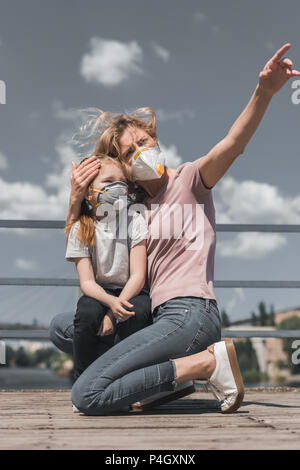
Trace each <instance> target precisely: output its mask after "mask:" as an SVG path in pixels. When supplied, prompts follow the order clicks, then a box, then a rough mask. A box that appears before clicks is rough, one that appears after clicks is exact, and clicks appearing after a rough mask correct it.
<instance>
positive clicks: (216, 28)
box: [194, 11, 220, 34]
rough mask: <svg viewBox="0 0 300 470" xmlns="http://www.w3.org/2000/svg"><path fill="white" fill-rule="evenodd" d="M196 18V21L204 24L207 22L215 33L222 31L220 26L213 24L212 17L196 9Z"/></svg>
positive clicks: (207, 25)
mask: <svg viewBox="0 0 300 470" xmlns="http://www.w3.org/2000/svg"><path fill="white" fill-rule="evenodd" d="M194 20H195V22H196V23H201V24H203V25H204V24H205V25H206V27H207V28H209V29H210V31H211V32H212V33H213V34H216V33H218V32H219V31H220V27H219V26H218V25H216V24H213V23H212V21H211V19H210V18H209V17H208V16H207V15H206V14H205V13H203V12H201V11H196V12H195V13H194Z"/></svg>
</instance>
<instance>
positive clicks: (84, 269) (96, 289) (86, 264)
mask: <svg viewBox="0 0 300 470" xmlns="http://www.w3.org/2000/svg"><path fill="white" fill-rule="evenodd" d="M75 263H76V269H77V273H78V277H79V281H80V287H81V290H82V292H83V293H84V294H85V295H87V296H88V297H93V298H94V299H96V300H99V302H101V303H103V304H104V305H107V306H108V307H109V308H110V310H111V311H112V313H113V315H114V316H115V318H117V319H118V320H119V321H125V320H127V319H128V318H129V317H130V316H132V315H134V313H133V312H129V311H128V310H125V308H124V306H125V307H129V308H130V307H133V305H132V304H130V303H129V302H128V301H127V299H123V298H119V297H116V296H114V295H110V294H107V292H106V291H105V290H104V289H103V288H102V287H101V286H100V285H99V284H97V282H96V281H95V276H94V271H93V267H92V263H91V259H90V258H75Z"/></svg>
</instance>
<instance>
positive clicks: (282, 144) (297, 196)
mask: <svg viewBox="0 0 300 470" xmlns="http://www.w3.org/2000/svg"><path fill="white" fill-rule="evenodd" d="M0 11H1V14H0V64H1V66H0V80H1V82H0V84H1V83H2V84H3V83H4V84H5V86H6V90H5V91H6V93H5V96H4V95H3V93H4V91H3V90H4V89H3V86H1V87H0V103H1V104H0V219H33V220H38V219H46V220H64V219H65V216H66V211H67V205H68V195H69V190H70V183H69V179H70V173H71V161H72V160H74V161H76V162H79V160H80V158H81V157H82V156H83V154H82V153H81V154H80V153H78V149H76V148H74V146H72V145H71V137H72V135H74V133H75V132H76V131H78V126H79V124H80V117H79V116H80V114H79V113H78V110H80V109H84V108H91V107H92V108H95V107H96V108H99V109H101V110H104V111H111V112H115V113H118V112H124V111H125V112H126V111H131V110H134V109H136V108H139V107H143V106H151V107H152V108H153V109H154V110H155V111H156V114H157V121H158V137H159V142H160V144H161V146H162V148H163V150H164V151H165V152H166V154H167V164H168V166H170V167H171V168H177V167H178V166H179V165H180V164H181V163H184V162H187V161H193V160H195V159H197V158H199V157H201V156H204V155H205V154H206V153H207V152H208V151H209V150H210V149H211V148H212V147H213V146H214V145H215V144H216V143H217V142H218V141H220V140H221V139H222V138H223V137H224V136H225V135H226V134H227V133H228V131H229V129H230V128H231V126H232V124H233V123H234V121H235V120H236V118H237V117H238V116H239V114H240V113H241V112H242V111H243V109H244V107H245V106H246V104H247V103H248V101H249V99H250V97H251V95H252V93H253V91H254V89H255V87H256V85H257V83H258V75H259V72H260V71H261V70H262V69H263V67H264V65H265V63H266V62H267V61H268V60H269V59H270V58H271V56H272V55H273V54H274V53H275V52H276V50H277V49H279V48H280V47H281V46H282V45H283V44H285V43H287V42H289V43H291V48H290V50H289V51H288V53H287V54H286V55H285V56H286V57H289V58H290V59H292V61H293V62H294V67H295V68H296V69H298V70H299V67H300V35H299V25H298V19H299V17H300V3H299V2H298V1H296V0H286V1H285V2H284V3H282V2H281V1H279V0H264V1H263V2H262V1H261V0H260V1H258V0H252V1H243V0H242V1H241V0H240V1H233V0H227V1H226V2H224V1H221V0H219V1H216V0H210V1H199V0H198V1H194V0H188V1H186V2H183V1H179V0H162V1H160V2H158V1H152V2H148V1H144V0H126V1H124V0H123V1H121V0H117V1H116V0H109V1H106V0H97V1H96V0H85V1H84V2H82V1H78V0H63V1H62V0H60V1H58V0H51V1H50V0H47V1H46V0H44V1H43V2H41V1H40V0H23V1H21V0H0ZM294 81H295V78H294V79H292V80H290V81H289V82H288V83H287V84H286V85H285V86H284V87H283V88H282V89H281V90H280V91H279V92H278V93H277V94H276V95H275V96H274V97H273V99H272V101H271V103H270V105H269V107H268V109H267V111H266V114H265V116H264V117H263V120H262V122H261V124H260V126H259V128H258V129H257V131H256V133H255V135H254V136H253V138H252V139H251V141H250V142H249V143H248V145H247V147H246V149H245V151H244V153H243V154H242V155H240V156H238V158H237V159H236V160H235V162H234V163H233V164H232V166H231V167H230V168H229V170H228V171H227V173H226V174H225V175H224V176H223V177H222V178H221V180H220V181H219V182H218V183H217V184H216V186H215V187H214V189H213V191H212V192H213V198H214V203H215V209H216V222H217V223H220V224H221V223H269V224H300V191H299V171H300V158H299V122H300V104H297V101H300V100H292V95H293V93H295V89H293V88H292V85H293V82H294ZM296 85H297V84H296ZM299 85H300V84H299ZM0 232H1V233H0V236H1V245H0V246H1V258H0V259H1V264H0V277H13V276H15V277H70V278H75V277H76V272H75V268H74V265H72V264H71V263H68V262H66V261H65V259H64V254H65V253H64V249H65V242H64V233H63V231H62V230H20V229H19V230H8V229H0ZM299 242H300V240H299V234H297V233H296V234H284V233H251V232H250V233H249V232H248V233H247V232H243V233H221V232H217V249H216V258H215V280H216V281H220V280H276V281H279V280H285V281H287V280H290V281H292V280H294V281H295V280H299V277H300V276H299ZM215 294H216V298H217V301H218V304H219V309H220V311H221V309H225V310H226V312H227V313H228V314H229V317H230V319H231V320H232V321H234V320H237V319H242V318H248V317H249V316H250V315H251V312H257V308H258V303H259V302H260V301H265V302H266V306H267V309H269V308H270V307H271V305H273V306H274V308H275V311H280V310H285V309H288V308H297V307H300V299H299V289H274V288H273V289H272V288H270V289H262V288H261V289H258V288H257V289H250V288H247V289H246V288H245V289H244V288H243V289H241V288H227V289H225V288H215ZM0 299H1V300H0V322H16V321H19V322H23V323H31V322H32V321H33V320H34V319H36V320H38V322H39V323H42V324H44V325H48V324H49V322H50V321H51V319H52V318H53V316H54V315H55V314H57V313H61V312H67V311H73V310H74V311H75V305H76V299H77V291H76V289H74V288H71V287H68V288H64V287H56V288H54V287H11V286H0Z"/></svg>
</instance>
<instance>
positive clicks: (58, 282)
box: [0, 277, 300, 289]
mask: <svg viewBox="0 0 300 470" xmlns="http://www.w3.org/2000/svg"><path fill="white" fill-rule="evenodd" d="M0 285H2V286H61V287H63V286H79V280H78V279H65V278H39V277H36V278H35V277H0ZM214 287H217V288H229V287H244V288H251V289H252V288H264V289H269V288H275V289H280V288H284V289H299V288H300V281H214Z"/></svg>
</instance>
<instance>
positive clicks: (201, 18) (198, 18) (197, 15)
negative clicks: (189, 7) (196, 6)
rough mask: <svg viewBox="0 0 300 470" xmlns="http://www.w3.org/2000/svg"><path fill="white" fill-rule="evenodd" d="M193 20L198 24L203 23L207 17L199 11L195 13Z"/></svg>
mask: <svg viewBox="0 0 300 470" xmlns="http://www.w3.org/2000/svg"><path fill="white" fill-rule="evenodd" d="M194 19H195V20H196V21H197V22H199V23H204V22H205V21H206V20H207V16H206V15H205V13H203V12H201V11H196V12H195V14H194Z"/></svg>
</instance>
